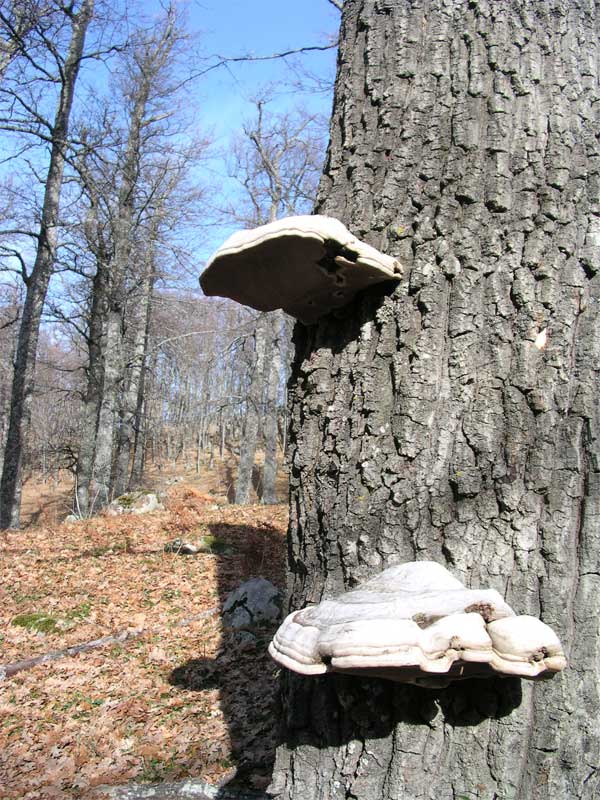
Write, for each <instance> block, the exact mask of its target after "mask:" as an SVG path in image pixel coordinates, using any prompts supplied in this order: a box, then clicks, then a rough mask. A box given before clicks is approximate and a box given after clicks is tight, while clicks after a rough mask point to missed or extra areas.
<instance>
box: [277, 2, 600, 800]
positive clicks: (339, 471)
mask: <svg viewBox="0 0 600 800" xmlns="http://www.w3.org/2000/svg"><path fill="white" fill-rule="evenodd" d="M598 16H599V7H598V5H597V3H594V2H592V1H591V0H571V1H570V2H565V1H564V0H546V1H544V2H541V0H522V1H517V0H510V2H509V1H508V0H507V2H503V3H496V2H489V1H488V0H469V1H467V0H410V1H409V0H347V1H346V2H345V3H344V6H343V14H342V36H341V46H340V56H339V62H338V64H339V68H338V76H337V82H336V94H335V102H334V115H333V123H332V127H331V142H330V149H329V155H328V161H327V164H326V168H325V174H324V177H323V180H322V183H321V187H320V201H319V203H318V208H317V210H318V212H320V213H327V214H331V215H333V216H336V217H338V218H339V219H341V220H343V221H344V222H345V223H346V224H347V225H348V226H349V227H350V228H351V229H352V231H353V232H354V233H356V234H358V235H359V236H361V237H364V238H365V239H366V240H367V241H369V242H370V243H371V244H373V245H375V246H377V247H379V248H380V249H381V250H383V251H386V252H388V253H391V254H395V255H397V256H398V257H399V258H400V260H401V261H402V262H403V264H404V265H405V270H406V272H405V279H404V281H403V282H402V283H401V284H400V285H399V286H398V287H396V288H395V287H393V286H388V287H384V288H381V289H374V290H371V291H370V292H368V293H365V294H364V295H363V297H362V298H361V299H360V300H358V301H357V302H356V303H355V304H354V305H353V306H352V307H350V308H349V309H347V310H346V311H345V312H344V313H341V314H339V315H337V316H330V317H328V318H326V319H324V320H323V321H321V322H320V323H319V324H318V325H315V326H313V327H310V328H306V327H304V326H302V325H300V324H298V325H297V326H296V331H295V342H296V357H295V363H294V366H293V374H292V378H291V384H290V414H291V420H290V454H289V460H290V467H291V476H290V480H291V507H290V510H291V520H290V533H289V553H290V555H289V597H290V601H289V605H290V608H298V607H301V606H303V605H304V604H306V603H314V602H317V601H319V600H320V599H321V598H322V597H324V596H328V595H331V594H334V593H337V592H339V591H341V590H343V589H344V588H348V587H351V586H353V585H355V584H356V582H357V581H360V580H361V579H364V578H366V577H368V576H370V575H372V574H374V573H376V572H378V571H380V570H381V569H382V568H384V567H386V566H388V565H390V564H393V563H396V562H402V561H412V560H415V559H434V560H436V561H438V562H440V563H442V564H444V565H446V566H448V567H449V569H450V570H451V571H452V572H453V573H454V574H455V575H456V576H457V577H459V578H460V579H461V580H463V581H465V582H466V584H467V585H468V586H472V587H479V586H482V587H485V586H490V587H493V588H496V589H498V590H499V591H500V592H501V593H502V594H503V595H504V596H505V597H506V599H507V600H508V602H509V603H511V604H512V605H513V606H514V608H515V609H516V610H518V612H519V613H531V614H534V615H536V616H539V617H541V618H542V619H543V620H544V621H545V622H547V623H549V624H550V625H551V626H553V627H554V628H555V630H556V631H557V632H558V634H559V636H560V637H561V639H562V642H563V644H564V646H565V648H566V651H567V654H568V658H569V660H570V667H569V669H568V670H567V671H566V672H565V673H564V674H562V675H560V676H558V677H556V678H554V679H553V680H552V681H550V682H548V683H538V684H535V683H531V682H526V681H523V682H522V683H521V682H519V681H516V680H513V679H510V680H508V679H493V680H479V681H465V682H464V683H462V684H460V683H459V684H456V685H455V686H453V687H451V688H448V689H445V690H425V689H419V688H416V687H410V686H408V687H407V686H401V685H395V684H393V683H391V682H385V681H376V680H367V679H364V680H363V679H359V678H350V677H346V676H344V677H340V676H338V677H335V676H326V677H324V678H319V679H311V678H300V677H299V676H295V675H293V674H291V673H286V674H285V675H284V676H283V703H284V726H283V741H282V744H281V746H280V748H279V750H278V756H277V763H276V769H275V774H274V779H273V783H272V786H271V791H272V792H273V793H274V795H275V797H277V798H278V799H279V800H283V798H286V799H287V798H290V799H291V798H293V799H294V800H300V799H301V800H317V798H318V799H319V800H326V799H327V800H332V799H335V798H360V799H361V800H376V799H377V800H391V799H392V798H406V799H407V800H409V799H410V800H413V799H415V800H416V799H417V798H418V799H419V800H421V799H422V798H431V799H433V798H436V800H446V798H458V797H467V798H482V799H483V800H492V798H497V799H498V800H499V799H500V798H502V800H509V799H510V800H515V798H517V799H518V800H526V799H527V800H529V798H535V799H537V800H551V799H552V800H571V798H581V799H583V800H592V798H597V797H599V796H600V725H599V723H598V709H599V707H600V697H599V686H598V682H597V675H598V669H599V668H600V639H599V632H598V623H597V621H598V617H599V613H600V524H599V523H600V518H599V516H600V453H599V442H598V430H599V427H598V426H599V422H600V419H599V416H600V414H599V405H598V394H597V391H598V377H599V375H598V372H599V368H600V336H599V335H598V332H599V329H600V327H599V319H598V315H599V295H600V286H599V277H598V273H597V271H598V264H599V260H600V258H599V233H600V225H599V221H598V220H599V217H598V214H599V212H600V205H599V199H600V198H599V194H600V191H599V189H600V180H599V179H600V175H599V173H600V170H599V167H600V153H599V149H598V142H597V132H598V120H597V113H598V111H597V109H598V107H599V104H598V89H599V80H598V77H599V76H598V63H599V59H598V33H597V31H598V22H599V21H600V20H599V18H598Z"/></svg>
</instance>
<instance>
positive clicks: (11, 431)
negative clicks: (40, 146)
mask: <svg viewBox="0 0 600 800" xmlns="http://www.w3.org/2000/svg"><path fill="white" fill-rule="evenodd" d="M93 9H94V2H93V0H83V3H82V5H81V9H80V11H79V12H78V13H77V14H72V16H71V20H72V32H71V41H70V44H69V51H68V54H67V58H66V60H65V63H64V68H63V70H62V75H61V78H62V85H61V93H60V100H59V104H58V108H57V111H56V116H55V118H54V124H53V126H52V131H51V152H50V165H49V167H48V175H47V178H46V186H45V189H44V204H43V208H42V215H41V220H40V230H39V234H38V244H37V251H36V256H35V262H34V265H33V269H32V271H31V274H30V276H29V279H28V281H27V293H26V296H25V304H24V306H23V314H22V317H21V327H20V329H19V341H18V346H17V356H16V359H15V368H14V374H13V384H12V393H11V405H10V418H9V426H8V433H7V436H6V444H5V449H4V463H3V469H2V480H1V482H0V528H18V527H19V522H20V512H21V488H22V487H21V484H22V473H23V458H24V455H25V447H26V443H27V437H28V433H29V427H30V422H31V402H32V397H33V384H34V374H35V362H36V356H37V344H38V338H39V332H40V324H41V319H42V310H43V308H44V302H45V300H46V294H47V292H48V285H49V283H50V278H51V276H52V271H53V269H54V261H55V258H56V247H57V239H58V235H57V232H58V222H59V209H60V189H61V185H62V180H63V172H64V167H65V157H66V148H67V135H68V130H69V117H70V114H71V107H72V105H73V96H74V93H75V84H76V82H77V75H78V73H79V65H80V62H81V56H82V53H83V47H84V43H85V35H86V32H87V27H88V24H89V22H90V19H91V17H92V13H93Z"/></svg>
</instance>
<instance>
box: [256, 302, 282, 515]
mask: <svg viewBox="0 0 600 800" xmlns="http://www.w3.org/2000/svg"><path fill="white" fill-rule="evenodd" d="M269 317H270V319H269V323H270V324H269V331H268V333H269V339H270V341H269V349H268V353H269V355H268V356H267V359H266V364H265V413H264V418H263V436H264V444H265V466H264V469H263V490H262V497H261V502H262V503H276V502H277V492H276V491H275V484H276V482H277V440H278V438H279V431H278V427H277V412H278V408H279V383H280V380H281V368H282V364H283V359H282V358H281V348H282V336H283V330H282V325H283V320H282V314H281V313H280V312H277V311H275V312H273V314H270V315H269Z"/></svg>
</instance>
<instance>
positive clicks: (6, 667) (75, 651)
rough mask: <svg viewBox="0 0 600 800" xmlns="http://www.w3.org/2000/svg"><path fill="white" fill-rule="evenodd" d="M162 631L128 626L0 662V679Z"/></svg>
mask: <svg viewBox="0 0 600 800" xmlns="http://www.w3.org/2000/svg"><path fill="white" fill-rule="evenodd" d="M219 610H220V608H219V606H213V608H209V609H208V610H207V611H202V612H201V613H200V614H194V615H193V616H192V617H186V618H185V619H182V620H179V622H176V623H175V624H174V625H171V626H170V627H169V629H168V630H172V629H173V628H181V627H183V626H185V625H191V624H192V622H197V621H198V620H199V619H204V618H206V617H210V616H212V615H213V614H216V613H217V612H218V611H219ZM156 633H161V630H160V629H159V628H128V629H127V630H125V631H120V633H115V634H112V635H110V636H103V637H102V638H100V639H94V640H92V641H91V642H83V643H82V644H74V645H71V647H65V648H64V649H62V650H51V651H50V652H49V653H44V654H43V655H41V656H35V657H34V658H26V659H24V660H23V661H15V662H13V663H12V664H0V681H2V680H4V679H5V678H12V676H13V675H16V674H17V672H23V670H26V669H32V668H33V667H37V666H39V665H40V664H47V663H48V662H49V661H57V660H58V659H60V658H67V657H69V656H76V655H79V653H87V652H88V651H89V650H96V649H97V648H99V647H106V646H107V645H111V644H123V642H126V641H128V640H129V639H135V638H137V637H138V636H143V635H144V634H156Z"/></svg>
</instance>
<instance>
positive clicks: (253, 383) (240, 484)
mask: <svg viewBox="0 0 600 800" xmlns="http://www.w3.org/2000/svg"><path fill="white" fill-rule="evenodd" d="M268 327H269V322H268V316H267V315H266V314H261V316H260V317H259V319H258V321H257V323H256V329H255V333H254V363H253V368H252V374H251V376H250V386H249V388H248V396H247V399H246V404H247V405H246V416H245V419H244V431H243V433H242V438H241V441H240V462H239V467H238V475H237V482H236V486H235V502H236V503H237V504H238V505H243V504H245V503H247V502H248V501H249V498H250V491H251V489H252V472H253V469H254V457H255V455H256V445H257V442H258V431H259V426H260V418H261V414H262V406H263V395H264V372H265V355H266V348H267V339H268Z"/></svg>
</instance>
